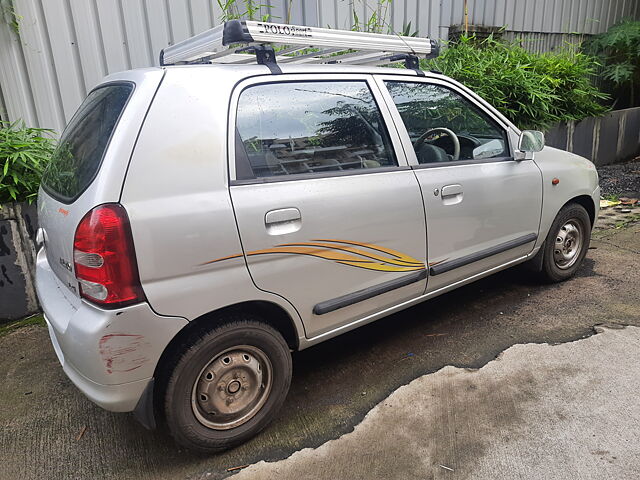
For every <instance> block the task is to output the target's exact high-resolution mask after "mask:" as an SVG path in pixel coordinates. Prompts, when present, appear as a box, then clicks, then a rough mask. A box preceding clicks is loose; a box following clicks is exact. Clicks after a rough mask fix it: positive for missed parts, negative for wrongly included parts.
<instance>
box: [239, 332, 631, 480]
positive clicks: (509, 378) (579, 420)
mask: <svg viewBox="0 0 640 480" xmlns="http://www.w3.org/2000/svg"><path fill="white" fill-rule="evenodd" d="M619 328H620V327H618V329H602V328H599V329H598V332H604V333H600V334H598V335H594V336H592V337H590V338H587V339H584V340H578V341H576V342H571V343H564V344H561V345H556V346H552V345H548V344H542V345H540V344H526V345H515V346H513V347H510V348H509V349H508V350H506V351H505V352H504V353H502V354H501V355H500V356H499V357H498V358H497V359H496V360H493V361H492V362H490V363H489V364H487V365H486V366H484V367H482V368H481V369H480V370H470V369H465V368H456V367H450V366H449V367H444V368H443V369H442V370H439V371H438V372H436V373H432V374H429V375H424V376H422V377H420V378H418V379H417V380H414V381H413V382H411V383H410V384H409V385H405V386H403V387H400V388H399V389H398V390H396V391H395V392H393V393H392V394H391V395H390V396H389V397H387V398H386V399H384V400H383V401H382V403H380V404H378V405H377V406H376V407H375V408H374V409H373V410H371V412H369V413H368V414H367V416H366V417H365V418H364V420H363V421H362V423H360V424H359V425H357V426H356V427H355V430H354V431H353V432H352V433H348V434H346V435H344V436H343V437H340V438H339V439H337V440H330V441H329V442H327V443H325V444H324V445H322V446H320V447H319V448H317V449H310V448H309V449H305V450H302V451H300V452H296V453H294V454H293V455H292V456H291V457H289V458H288V459H286V460H282V461H280V462H275V463H265V462H260V463H258V464H257V465H252V466H251V467H249V468H247V469H246V470H244V471H242V472H241V473H240V474H239V475H237V476H235V477H234V480H236V479H237V480H249V479H262V478H264V479H267V478H278V479H280V480H288V479H291V480H298V479H302V478H304V479H335V478H349V479H366V480H369V479H372V478H381V479H390V478H398V479H404V480H406V479H413V478H415V479H471V478H475V479H503V478H504V479H514V478H523V479H525V478H526V479H547V478H548V479H554V480H559V479H567V480H573V479H578V478H579V479H603V480H604V479H609V478H617V479H633V478H638V477H639V476H640V400H638V396H637V395H638V391H639V390H640V375H638V373H639V371H638V370H639V367H638V360H640V328H638V327H627V328H625V329H619Z"/></svg>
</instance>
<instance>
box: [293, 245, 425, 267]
mask: <svg viewBox="0 0 640 480" xmlns="http://www.w3.org/2000/svg"><path fill="white" fill-rule="evenodd" d="M297 245H309V246H316V247H324V248H329V249H332V250H342V251H345V252H350V253H355V254H356V255H360V256H362V257H366V258H371V259H373V260H378V261H380V262H384V263H390V264H392V265H401V266H402V265H404V266H406V265H410V266H423V265H424V264H423V263H422V262H418V261H417V260H415V259H414V260H413V261H412V262H409V261H406V260H397V259H394V258H389V257H385V256H382V255H377V254H375V253H370V252H366V251H364V250H360V249H357V248H355V247H347V246H334V245H331V244H328V243H312V242H302V243H285V244H283V245H281V246H283V247H293V246H297Z"/></svg>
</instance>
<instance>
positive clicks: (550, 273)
mask: <svg viewBox="0 0 640 480" xmlns="http://www.w3.org/2000/svg"><path fill="white" fill-rule="evenodd" d="M590 237H591V220H590V219H589V214H588V213H587V211H586V210H585V209H584V207H583V206H582V205H578V204H575V203H572V204H569V205H567V206H566V207H564V208H563V209H562V210H560V212H559V213H558V215H557V216H556V218H555V220H554V221H553V224H552V225H551V228H550V229H549V234H548V235H547V239H546V241H545V243H544V246H543V247H542V248H544V258H543V261H542V272H541V273H542V275H543V277H544V278H545V279H546V280H548V281H550V282H561V281H563V280H566V279H568V278H570V277H572V276H573V275H574V274H575V272H576V270H578V268H579V267H580V264H581V263H582V260H583V259H584V257H585V255H586V254H587V250H588V249H589V240H590Z"/></svg>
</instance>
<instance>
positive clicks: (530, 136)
mask: <svg viewBox="0 0 640 480" xmlns="http://www.w3.org/2000/svg"><path fill="white" fill-rule="evenodd" d="M543 148H544V133H542V132H539V131H538V130H523V131H522V133H521V134H520V138H519V140H518V150H520V152H521V155H518V157H520V158H519V159H520V160H529V159H532V158H533V154H534V153H535V152H539V151H541V150H542V149H543Z"/></svg>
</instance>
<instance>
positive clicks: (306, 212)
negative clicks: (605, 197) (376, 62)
mask: <svg viewBox="0 0 640 480" xmlns="http://www.w3.org/2000/svg"><path fill="white" fill-rule="evenodd" d="M254 23H256V22H237V21H236V22H227V24H226V25H223V26H221V27H218V28H217V29H214V30H215V32H214V34H215V35H217V36H218V37H220V36H221V35H222V36H224V35H226V38H224V39H223V40H224V42H223V45H228V44H230V43H233V44H237V43H239V42H241V41H244V42H245V43H250V44H251V41H253V45H256V44H257V43H258V42H260V41H265V40H264V39H261V38H259V37H258V33H257V32H258V30H255V29H256V28H262V29H263V31H264V30H265V28H266V27H264V24H257V25H254ZM259 25H263V26H262V27H259ZM269 28H271V29H272V32H271V33H272V34H273V35H288V37H287V38H286V39H284V40H283V42H285V43H287V42H291V41H292V38H291V35H292V34H291V33H286V32H284V31H278V29H277V28H275V27H269ZM273 28H275V30H273ZM279 28H281V29H282V28H283V26H280V27H279ZM297 28H300V29H305V31H304V32H303V33H304V34H305V35H306V36H305V37H304V38H305V40H306V41H308V43H309V44H310V45H314V42H313V41H309V38H310V37H313V35H316V36H318V38H319V36H320V34H324V35H325V36H326V35H329V34H327V33H326V32H321V31H322V30H324V29H312V28H309V27H297ZM238 29H240V33H238ZM291 31H292V30H291V27H290V30H289V32H291ZM331 32H333V33H335V32H336V31H331ZM350 33H351V32H350ZM215 35H214V36H215ZM234 35H236V36H235V37H234ZM238 35H240V36H242V35H244V37H242V38H240V37H238ZM294 35H297V33H296V34H294ZM300 35H302V34H300ZM365 35H366V34H365ZM218 37H216V38H218ZM381 37H386V36H380V37H376V38H381ZM391 38H392V39H393V38H394V37H391ZM201 40H202V39H200V40H198V41H201ZM382 40H385V39H382ZM408 41H409V39H408ZM410 41H415V42H417V41H418V40H416V39H411V40H410ZM225 42H226V43H225ZM189 45H191V46H193V43H192V44H189ZM187 46H188V45H187ZM341 46H342V45H341ZM176 47H178V45H177V46H176ZM172 48H173V47H172ZM207 48H209V49H210V47H207ZM347 48H348V47H347ZM412 48H414V47H412ZM415 48H417V47H415ZM398 49H399V50H401V48H400V47H398ZM254 50H256V52H254V53H264V52H259V51H258V50H260V49H259V48H254ZM385 51H386V52H389V51H391V52H392V53H393V48H391V47H389V46H387V47H385ZM239 52H240V53H239ZM167 53H170V52H168V51H167V52H165V58H166V54H167ZM271 53H273V51H271ZM207 54H208V55H209V58H214V59H215V58H216V55H217V54H216V53H215V51H214V52H213V53H211V51H207ZM267 54H269V51H267ZM303 54H304V55H306V56H307V58H308V57H309V55H311V57H313V56H314V55H315V56H316V57H317V56H318V55H317V54H315V53H314V52H311V53H309V52H308V51H306V52H303ZM198 55H200V56H203V55H202V52H198V53H196V54H195V56H196V57H197V56H198ZM233 55H243V56H244V55H249V54H247V53H246V52H241V51H240V50H235V51H234V53H233ZM347 55H353V53H347ZM334 58H335V57H334ZM349 58H352V57H345V61H344V62H341V63H339V64H337V65H322V64H317V63H311V64H310V65H300V64H296V63H295V62H287V61H281V62H277V63H274V62H259V63H258V64H253V65H245V64H240V65H233V64H222V65H220V64H218V65H211V64H206V65H204V64H197V65H183V66H181V65H173V66H164V67H161V68H148V69H141V70H133V71H128V72H123V73H118V74H115V75H111V76H109V77H107V78H106V79H105V80H104V81H103V83H101V84H100V85H98V86H97V87H96V88H95V89H94V90H93V91H92V92H91V93H90V94H89V95H88V97H87V98H86V100H85V101H84V103H83V104H82V105H81V106H80V108H79V110H78V112H77V113H76V115H75V116H74V117H73V119H72V120H71V121H70V123H69V125H68V126H67V128H66V129H65V131H64V133H63V135H62V138H61V140H60V143H59V147H58V149H57V151H56V153H55V155H54V158H53V160H52V162H51V164H50V166H49V167H48V169H47V171H46V172H45V175H44V178H43V183H42V187H41V190H40V194H39V197H38V208H39V221H40V229H39V231H38V243H39V251H38V256H37V290H38V295H39V298H40V301H41V304H42V307H43V309H44V314H45V318H46V320H47V324H48V326H49V331H50V335H51V340H52V343H53V346H54V348H55V351H56V353H57V356H58V358H59V360H60V362H61V364H62V366H63V368H64V371H65V373H66V374H67V375H68V377H69V378H70V379H71V381H72V382H73V383H74V384H75V385H76V386H77V387H78V388H79V389H80V390H81V391H82V392H83V393H84V394H85V395H86V396H87V397H89V399H91V400H92V401H93V402H95V403H97V404H98V405H100V406H101V407H103V408H105V409H107V410H111V411H116V412H131V411H133V412H135V415H136V417H137V418H138V419H139V420H140V421H141V422H142V423H143V424H144V425H145V426H147V427H150V428H153V427H154V426H155V425H156V421H162V422H164V423H165V424H166V425H167V426H168V428H169V431H170V432H171V434H172V435H173V436H174V438H175V439H176V441H177V442H179V443H180V444H182V445H184V446H186V447H188V448H191V449H195V450H200V451H205V452H207V451H215V450H219V449H223V448H228V447H230V446H233V445H236V444H238V443H241V442H243V441H245V440H247V439H248V438H250V437H251V436H253V435H255V434H256V433H257V432H258V431H260V430H261V429H262V428H264V427H265V426H266V425H267V424H268V422H269V421H270V419H271V418H272V417H273V415H274V412H275V411H276V410H277V409H278V408H279V407H280V405H281V404H282V403H283V401H284V399H285V396H286V394H287V391H288V388H289V384H290V380H291V372H292V364H291V352H292V351H297V350H301V349H304V348H307V347H310V346H312V345H314V344H316V343H319V342H322V341H324V340H327V339H330V338H332V337H334V336H336V335H339V334H341V333H343V332H346V331H349V330H351V329H354V328H356V327H359V326H361V325H364V324H367V323H369V322H372V321H374V320H376V319H378V318H381V317H383V316H386V315H389V314H391V313H394V312H397V311H399V310H401V309H404V308H407V307H410V306H412V305H415V304H416V303H418V302H421V301H423V300H427V299H429V298H432V297H434V296H437V295H440V294H442V293H445V292H447V291H450V290H452V289H454V288H456V287H458V286H461V285H464V284H467V283H469V282H472V281H474V280H477V279H479V278H482V277H485V276H487V275H490V274H491V273H494V272H497V271H499V270H503V269H505V268H508V267H511V266H513V265H516V264H519V263H523V262H528V263H529V265H530V266H531V268H532V269H533V270H535V271H537V272H539V273H540V274H541V275H542V276H543V277H545V278H546V279H547V280H550V281H561V280H565V279H567V278H569V277H571V276H572V275H573V274H574V273H575V271H576V269H577V268H578V267H579V265H580V263H581V261H582V259H583V258H584V256H585V254H586V252H587V249H588V245H589V238H590V233H591V229H592V227H593V224H594V221H595V219H596V216H597V212H598V207H599V187H598V175H597V173H596V170H595V168H594V165H593V164H592V163H591V162H589V161H588V160H586V159H584V158H582V157H579V156H576V155H573V154H570V153H567V152H564V151H560V150H556V149H553V148H550V147H544V148H543V142H544V140H543V137H542V136H541V134H540V133H539V132H531V131H525V132H521V131H520V130H519V129H518V128H516V127H515V126H514V125H513V124H512V123H511V122H510V121H509V120H507V119H506V118H505V117H504V116H503V115H501V114H500V113H499V112H498V111H497V110H496V109H495V108H493V107H492V106H491V105H489V104H488V103H487V102H486V101H484V100H482V99H481V98H479V97H478V96H477V95H475V94H474V93H473V92H471V91H470V90H469V89H467V88H465V87H464V86H463V85H461V84H459V83H458V82H456V81H454V80H452V79H450V78H447V77H446V76H443V75H440V74H437V73H425V72H420V71H416V70H412V69H397V68H379V67H374V66H368V65H364V66H363V65H359V64H358V62H355V63H356V64H355V65H350V64H349V63H350V62H348V61H347V60H348V59H349ZM354 58H355V57H354ZM263 60H264V58H263ZM272 60H273V59H272ZM192 63H193V62H192ZM240 63H242V62H240ZM300 63H303V62H300ZM360 63H362V62H360ZM534 152H535V153H534Z"/></svg>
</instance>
